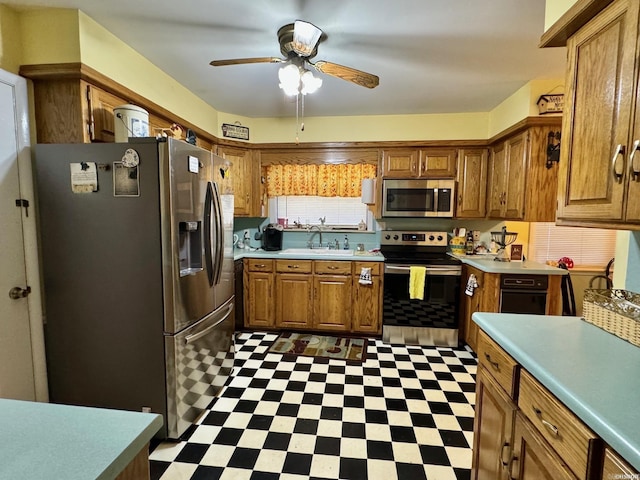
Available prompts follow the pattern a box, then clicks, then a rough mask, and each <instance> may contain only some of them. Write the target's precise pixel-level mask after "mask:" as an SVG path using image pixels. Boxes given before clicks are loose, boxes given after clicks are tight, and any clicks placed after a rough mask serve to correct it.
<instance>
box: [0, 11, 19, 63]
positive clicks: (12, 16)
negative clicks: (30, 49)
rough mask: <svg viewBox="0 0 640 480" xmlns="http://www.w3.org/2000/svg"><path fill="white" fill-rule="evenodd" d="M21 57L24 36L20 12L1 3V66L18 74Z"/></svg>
mask: <svg viewBox="0 0 640 480" xmlns="http://www.w3.org/2000/svg"><path fill="white" fill-rule="evenodd" d="M21 58H22V37H21V35H20V25H19V17H18V14H17V12H15V11H14V10H13V9H11V8H9V7H6V6H4V5H0V68H2V69H3V70H6V71H8V72H11V73H15V74H17V73H18V69H19V67H20V62H21Z"/></svg>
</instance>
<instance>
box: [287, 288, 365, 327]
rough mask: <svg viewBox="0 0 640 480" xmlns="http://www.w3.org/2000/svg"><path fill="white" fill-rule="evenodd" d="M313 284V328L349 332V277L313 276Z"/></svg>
mask: <svg viewBox="0 0 640 480" xmlns="http://www.w3.org/2000/svg"><path fill="white" fill-rule="evenodd" d="M313 282H314V292H315V295H314V308H313V310H314V312H313V320H314V321H313V327H314V328H317V329H319V330H339V331H345V332H348V331H350V330H351V308H352V305H351V303H352V302H351V276H350V275H349V276H347V275H315V276H314V277H313ZM294 298H295V297H294Z"/></svg>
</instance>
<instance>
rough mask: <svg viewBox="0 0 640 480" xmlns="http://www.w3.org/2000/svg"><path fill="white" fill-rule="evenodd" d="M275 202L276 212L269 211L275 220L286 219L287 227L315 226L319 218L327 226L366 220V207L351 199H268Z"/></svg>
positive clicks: (350, 224)
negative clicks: (300, 224)
mask: <svg viewBox="0 0 640 480" xmlns="http://www.w3.org/2000/svg"><path fill="white" fill-rule="evenodd" d="M269 202H275V203H276V205H275V207H276V210H275V212H274V210H273V209H272V208H270V209H269V211H270V212H272V215H273V214H275V215H276V218H271V221H272V222H275V221H276V220H277V218H286V219H288V220H289V225H293V222H294V221H296V222H301V223H302V224H305V225H306V224H311V225H317V224H319V223H320V218H325V223H326V224H327V225H342V226H354V225H358V223H360V221H361V220H364V221H365V222H366V220H367V206H366V205H365V204H364V203H362V200H361V199H360V198H359V197H357V198H352V197H317V196H298V195H296V196H281V197H275V198H270V199H269Z"/></svg>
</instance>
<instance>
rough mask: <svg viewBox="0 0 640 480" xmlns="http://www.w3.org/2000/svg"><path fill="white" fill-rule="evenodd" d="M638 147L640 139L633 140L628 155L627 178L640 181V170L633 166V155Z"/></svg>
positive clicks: (639, 146)
mask: <svg viewBox="0 0 640 480" xmlns="http://www.w3.org/2000/svg"><path fill="white" fill-rule="evenodd" d="M639 148H640V140H636V141H635V142H633V147H631V154H630V155H629V179H630V180H631V181H633V182H640V170H636V169H635V168H633V167H634V156H635V154H636V150H638V149H639Z"/></svg>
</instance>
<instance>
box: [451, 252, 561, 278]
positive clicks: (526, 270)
mask: <svg viewBox="0 0 640 480" xmlns="http://www.w3.org/2000/svg"><path fill="white" fill-rule="evenodd" d="M454 256H455V258H459V259H460V260H461V261H462V263H466V264H467V265H471V266H472V267H475V268H477V269H479V270H482V271H483V272H487V273H512V274H523V275H524V274H529V275H566V274H567V271H566V270H564V269H563V268H558V267H552V266H550V265H546V264H544V263H538V262H531V261H529V260H525V261H523V262H496V261H495V260H494V259H493V258H494V257H493V256H490V255H461V256H456V255H454Z"/></svg>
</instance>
